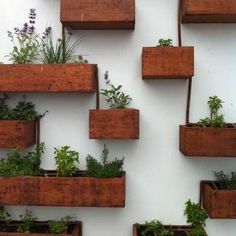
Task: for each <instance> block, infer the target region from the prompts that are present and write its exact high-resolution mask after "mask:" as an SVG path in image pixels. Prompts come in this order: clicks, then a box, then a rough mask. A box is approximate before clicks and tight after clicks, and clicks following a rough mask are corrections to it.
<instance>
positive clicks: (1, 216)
mask: <svg viewBox="0 0 236 236" xmlns="http://www.w3.org/2000/svg"><path fill="white" fill-rule="evenodd" d="M0 221H6V222H7V223H10V222H11V215H10V214H9V213H8V212H7V211H5V210H4V207H3V206H0Z"/></svg>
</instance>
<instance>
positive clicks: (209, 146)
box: [179, 125, 236, 157]
mask: <svg viewBox="0 0 236 236" xmlns="http://www.w3.org/2000/svg"><path fill="white" fill-rule="evenodd" d="M179 132H180V137H179V140H180V141H179V148H180V151H181V152H182V153H183V154H184V155H185V156H206V157H236V128H201V127H193V126H184V125H181V126H180V130H179Z"/></svg>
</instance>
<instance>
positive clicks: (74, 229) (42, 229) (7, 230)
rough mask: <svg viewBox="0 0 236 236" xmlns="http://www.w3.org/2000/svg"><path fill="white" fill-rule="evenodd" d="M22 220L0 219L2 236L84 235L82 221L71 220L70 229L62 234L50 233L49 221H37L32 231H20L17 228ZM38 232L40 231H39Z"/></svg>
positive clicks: (0, 234) (0, 233)
mask: <svg viewBox="0 0 236 236" xmlns="http://www.w3.org/2000/svg"><path fill="white" fill-rule="evenodd" d="M21 223H22V222H21V221H13V222H10V223H6V222H1V221H0V236H24V235H27V236H44V235H45V236H82V223H81V222H71V223H69V225H68V230H67V232H65V233H62V234H50V233H48V229H49V227H48V222H46V221H45V222H35V223H34V224H33V226H32V233H19V232H17V229H18V227H19V225H20V224H21ZM37 232H38V233H37Z"/></svg>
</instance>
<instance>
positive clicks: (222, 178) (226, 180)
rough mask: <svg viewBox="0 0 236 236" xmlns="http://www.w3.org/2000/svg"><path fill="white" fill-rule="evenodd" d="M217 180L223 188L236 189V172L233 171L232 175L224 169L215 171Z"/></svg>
mask: <svg viewBox="0 0 236 236" xmlns="http://www.w3.org/2000/svg"><path fill="white" fill-rule="evenodd" d="M214 174H215V177H216V180H217V181H219V185H220V188H221V189H228V190H235V189H236V172H233V171H232V172H231V175H227V174H225V173H224V172H223V171H219V172H216V171H215V172H214Z"/></svg>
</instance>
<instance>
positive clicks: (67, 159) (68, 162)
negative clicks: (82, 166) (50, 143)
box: [54, 146, 79, 176]
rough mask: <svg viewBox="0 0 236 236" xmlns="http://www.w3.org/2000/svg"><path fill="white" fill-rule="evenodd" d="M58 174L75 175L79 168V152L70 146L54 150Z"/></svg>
mask: <svg viewBox="0 0 236 236" xmlns="http://www.w3.org/2000/svg"><path fill="white" fill-rule="evenodd" d="M54 154H55V160H56V166H57V174H58V176H73V175H74V174H75V173H76V171H78V168H77V167H76V166H75V164H76V163H78V164H79V153H78V152H76V151H72V150H70V147H69V146H64V147H60V148H55V151H54Z"/></svg>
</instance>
